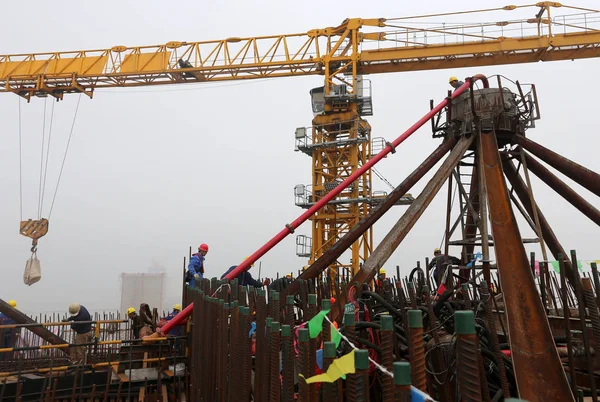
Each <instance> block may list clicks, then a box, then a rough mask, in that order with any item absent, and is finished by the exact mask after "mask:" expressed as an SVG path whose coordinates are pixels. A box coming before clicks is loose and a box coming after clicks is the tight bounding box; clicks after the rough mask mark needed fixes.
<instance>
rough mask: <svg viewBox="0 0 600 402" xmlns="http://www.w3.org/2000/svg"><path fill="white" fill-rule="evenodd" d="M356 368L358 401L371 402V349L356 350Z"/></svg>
mask: <svg viewBox="0 0 600 402" xmlns="http://www.w3.org/2000/svg"><path fill="white" fill-rule="evenodd" d="M354 368H355V370H356V374H355V376H356V402H369V351H368V350H365V349H360V350H355V351H354Z"/></svg>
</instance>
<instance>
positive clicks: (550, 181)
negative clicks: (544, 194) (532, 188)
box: [524, 153, 600, 225]
mask: <svg viewBox="0 0 600 402" xmlns="http://www.w3.org/2000/svg"><path fill="white" fill-rule="evenodd" d="M524 155H525V159H526V160H527V167H528V168H529V170H531V171H532V172H533V174H535V175H536V176H537V177H539V178H540V179H541V180H542V181H543V182H544V183H546V184H547V185H548V186H549V187H550V188H552V189H553V190H554V191H556V192H557V193H558V194H560V195H561V196H562V197H563V198H564V199H565V200H567V201H569V202H570V203H571V205H573V206H574V207H575V208H577V209H578V210H579V211H581V213H583V214H584V215H585V216H587V217H588V218H590V219H591V220H592V221H593V222H594V223H596V225H600V211H598V209H596V208H595V207H594V206H593V205H592V204H590V203H589V202H587V201H586V200H585V199H584V198H583V197H582V196H580V195H579V194H577V193H576V192H575V191H573V189H572V188H571V187H569V186H568V185H567V184H565V182H563V181H562V180H560V179H559V178H558V177H556V176H555V175H554V174H552V172H550V171H549V170H548V169H546V168H545V167H544V166H543V165H542V164H541V163H539V162H538V161H536V160H535V159H534V158H532V157H531V156H530V155H528V154H527V153H525V154H524Z"/></svg>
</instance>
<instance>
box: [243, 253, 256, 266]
mask: <svg viewBox="0 0 600 402" xmlns="http://www.w3.org/2000/svg"><path fill="white" fill-rule="evenodd" d="M248 258H250V256H249V255H247V256H246V258H244V261H246V260H247V259H248ZM250 266H251V267H253V266H254V264H250Z"/></svg>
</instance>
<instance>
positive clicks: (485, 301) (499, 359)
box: [480, 281, 510, 398]
mask: <svg viewBox="0 0 600 402" xmlns="http://www.w3.org/2000/svg"><path fill="white" fill-rule="evenodd" d="M480 286H481V287H480V290H481V302H482V305H483V312H484V315H485V321H486V324H487V327H488V331H489V334H490V341H491V345H490V346H491V348H492V352H493V353H494V357H495V360H496V364H497V365H498V368H499V372H500V385H501V388H502V396H503V397H504V398H510V390H509V388H508V379H507V378H506V368H505V367H504V355H503V354H502V351H501V350H500V346H499V342H498V333H497V332H496V321H495V320H494V318H493V316H492V301H491V298H492V295H491V294H490V291H489V289H488V284H487V282H485V281H481V282H480Z"/></svg>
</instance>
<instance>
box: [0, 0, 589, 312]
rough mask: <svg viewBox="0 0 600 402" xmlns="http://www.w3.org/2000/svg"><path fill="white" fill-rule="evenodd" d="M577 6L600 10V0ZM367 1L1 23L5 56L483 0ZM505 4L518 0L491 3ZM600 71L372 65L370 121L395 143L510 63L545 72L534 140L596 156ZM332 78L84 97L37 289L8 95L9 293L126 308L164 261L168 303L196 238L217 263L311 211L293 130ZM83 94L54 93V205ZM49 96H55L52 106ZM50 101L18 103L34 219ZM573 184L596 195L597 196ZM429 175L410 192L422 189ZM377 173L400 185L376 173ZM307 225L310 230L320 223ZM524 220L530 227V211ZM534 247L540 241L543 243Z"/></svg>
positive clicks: (440, 200) (1, 200) (144, 10)
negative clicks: (459, 84) (124, 291)
mask: <svg viewBox="0 0 600 402" xmlns="http://www.w3.org/2000/svg"><path fill="white" fill-rule="evenodd" d="M58 4H60V6H59V5H58ZM400 4H403V6H402V7H399V5H400ZM573 4H574V5H578V6H582V7H590V8H593V7H595V6H597V1H593V0H587V1H585V0H578V1H577V2H576V3H573ZM365 5H366V3H365V2H364V1H356V0H350V1H347V2H345V3H344V6H343V7H340V6H339V4H337V3H327V2H317V1H304V2H287V1H252V2H248V1H221V2H212V3H210V8H208V7H207V6H206V4H205V3H202V2H183V3H182V2H179V3H177V6H173V5H172V4H170V3H167V2H159V1H146V2H143V3H142V2H133V1H118V2H117V1H104V2H103V3H102V7H98V6H97V5H96V4H92V3H88V2H80V1H62V2H60V3H56V2H45V1H39V0H37V1H30V2H14V3H7V4H5V5H4V9H3V11H4V15H6V16H11V17H10V18H5V19H4V22H3V24H2V26H0V32H1V34H2V37H3V38H5V40H4V41H3V43H2V47H1V49H0V53H1V54H11V53H25V52H36V51H59V50H77V49H98V48H110V47H112V46H114V45H127V46H134V45H152V44H161V43H166V42H168V41H172V40H178V41H200V40H209V39H221V38H227V37H231V36H240V37H242V36H259V35H268V34H281V33H294V32H306V31H307V30H310V29H313V28H323V27H327V26H335V25H338V24H339V23H340V22H342V21H343V20H344V19H345V18H347V17H365V18H369V17H371V18H373V17H399V16H406V15H417V14H429V13H435V12H443V11H459V10H468V9H472V8H473V2H470V1H460V0H459V1H454V2H452V3H448V2H441V1H429V2H421V3H411V4H409V3H408V2H402V3H400V2H397V1H378V2H371V3H370V4H369V6H368V7H365ZM493 5H496V6H503V5H505V2H498V1H494V2H486V6H489V7H492V6H493ZM559 11H560V10H559ZM555 12H556V11H555ZM496 15H501V14H496ZM25 16H26V21H27V22H26V24H24V18H23V17H25ZM522 16H523V15H522V14H507V16H506V17H505V18H506V19H509V18H517V17H522ZM526 16H528V15H526ZM531 17H532V16H531ZM466 22H468V21H466ZM599 68H600V59H590V60H577V61H574V62H571V61H565V62H552V63H537V64H524V65H513V66H490V67H481V68H475V69H460V70H452V71H449V70H437V71H424V72H411V73H396V74H384V75H375V76H371V77H367V78H369V79H370V80H371V82H372V85H373V102H374V116H372V117H370V118H368V121H369V122H370V123H371V125H372V127H373V137H385V138H386V139H387V140H390V141H391V140H393V139H394V138H395V137H397V136H398V135H399V134H401V133H402V132H403V131H404V130H405V129H406V128H408V127H409V126H410V125H412V124H413V123H414V122H415V121H416V120H417V119H419V118H420V117H421V116H422V115H423V114H425V113H426V112H427V111H428V109H429V99H431V98H433V99H434V100H435V101H436V103H437V102H439V101H440V100H441V99H443V97H444V96H445V95H446V92H447V90H448V89H450V87H449V86H448V77H449V76H450V75H457V76H459V77H465V76H470V75H473V74H477V73H482V74H485V75H492V74H503V75H504V76H507V77H509V78H511V79H518V80H520V81H521V82H527V83H535V84H536V86H537V89H538V97H539V102H540V107H541V116H542V119H541V120H540V121H538V122H537V127H536V128H535V129H533V130H531V131H529V132H528V135H529V136H530V138H532V139H533V140H535V141H538V142H540V143H541V144H543V145H544V146H547V147H549V148H550V149H553V150H555V151H557V152H560V153H561V154H562V155H564V156H566V157H569V158H571V159H573V160H575V161H577V162H579V163H582V164H583V165H585V166H587V167H588V168H590V169H592V170H594V171H599V170H600V160H599V158H598V156H597V151H596V149H597V147H598V145H599V144H600V140H599V139H598V133H597V106H596V104H595V102H596V94H598V93H600V81H599V80H598V79H597V71H598V70H599ZM320 85H322V77H316V76H315V77H306V78H278V79H270V80H260V81H254V82H228V83H206V84H199V85H196V84H189V85H178V86H167V87H153V88H139V89H118V90H100V91H97V92H96V93H95V94H94V99H93V100H90V99H88V98H87V97H85V96H83V97H82V98H81V104H80V108H79V114H78V117H77V121H76V124H75V130H74V134H73V139H72V143H71V149H70V152H69V155H68V158H67V161H66V166H65V171H64V173H63V177H62V182H61V185H60V188H59V191H58V195H57V199H56V204H55V206H54V211H53V213H52V217H51V220H50V230H49V233H48V235H47V236H46V237H44V238H42V239H41V240H40V245H39V250H38V257H39V258H40V260H41V264H42V274H43V278H42V280H41V281H40V282H39V283H37V284H34V285H33V286H31V287H27V286H25V285H24V284H23V281H22V276H23V269H24V266H25V261H26V260H27V259H28V258H29V256H30V253H29V248H30V240H29V239H27V238H25V237H22V236H20V235H19V233H18V228H19V226H18V225H19V220H20V212H19V171H18V167H19V151H18V149H19V148H18V102H19V100H18V97H17V96H15V95H12V94H3V95H2V96H0V116H1V120H2V122H3V127H2V141H0V194H1V196H0V206H1V208H0V245H1V248H0V250H1V253H2V279H1V280H0V297H1V298H2V299H4V300H8V299H16V300H17V302H18V303H19V307H20V308H21V309H23V310H25V311H27V312H39V311H42V312H43V311H64V310H66V309H67V307H68V305H69V303H71V302H74V301H77V302H80V303H82V304H84V305H86V306H87V307H89V308H90V309H94V310H99V309H112V310H114V309H117V308H118V306H119V302H120V281H119V274H120V273H121V272H147V269H148V267H150V266H151V265H153V264H154V265H162V266H164V267H166V268H167V271H168V275H169V282H168V285H167V288H166V291H167V294H166V296H165V302H166V303H167V304H172V303H173V302H175V301H177V300H178V299H179V297H180V295H179V293H178V292H179V291H180V284H179V282H178V279H179V275H180V273H181V267H182V259H183V256H184V255H187V249H188V246H190V245H192V246H194V247H197V246H198V244H200V243H202V242H205V243H208V244H209V246H210V252H209V254H208V256H207V260H206V270H207V272H206V275H207V276H208V277H212V276H220V275H221V274H222V273H223V272H224V271H225V270H226V269H227V268H228V267H229V266H231V265H235V264H237V263H239V262H240V261H241V260H242V259H243V258H244V257H245V256H246V255H249V254H251V253H252V252H254V251H255V250H256V249H257V248H258V247H260V246H261V245H262V244H263V243H264V242H266V241H267V240H268V239H270V238H271V237H272V236H273V235H274V234H275V233H277V232H278V231H279V230H281V229H282V228H283V227H284V225H285V223H287V222H290V221H292V220H293V219H295V218H296V217H297V216H298V215H299V214H300V213H302V210H301V209H300V208H298V207H296V206H295V205H294V194H293V189H294V186H295V185H296V184H301V183H302V184H309V183H310V180H311V171H310V165H311V163H310V158H309V157H308V156H306V155H304V154H302V153H299V152H294V130H295V128H296V127H301V126H309V125H310V122H311V119H312V113H311V108H310V97H309V94H308V91H309V90H310V89H311V88H313V87H316V86H320ZM77 99H78V95H70V96H66V97H65V100H64V101H62V102H60V103H57V104H55V112H54V127H53V132H52V133H53V134H52V135H53V138H52V144H51V156H50V160H49V164H48V169H49V170H48V179H47V188H46V193H45V201H44V211H43V214H42V215H43V216H47V213H48V210H49V207H50V202H51V197H52V195H53V193H54V187H55V185H56V179H57V175H58V171H59V169H60V164H61V161H62V153H63V152H64V146H65V143H66V139H67V136H68V132H69V128H70V124H71V119H72V117H73V112H74V109H75V106H76V104H77ZM51 106H52V102H51V100H50V99H48V100H47V108H48V112H49V111H50V108H51ZM43 107H44V99H38V98H36V99H33V101H32V102H31V103H30V104H26V103H25V102H22V103H21V111H22V124H23V126H22V133H23V158H24V159H23V167H24V170H23V186H24V189H23V191H24V193H23V202H24V216H23V218H24V219H27V218H30V217H31V218H36V217H37V216H36V207H37V201H38V184H39V168H40V167H39V164H40V146H41V143H40V142H41V130H42V116H43ZM438 143H439V140H433V139H432V138H431V131H430V129H429V126H428V125H426V126H425V127H424V128H422V129H421V130H420V131H419V132H417V133H416V134H415V135H414V136H413V137H411V138H410V139H409V140H408V141H406V142H405V143H404V144H403V145H402V146H401V147H400V148H398V152H397V153H396V154H395V155H393V156H390V157H388V158H386V159H385V160H384V161H382V162H381V163H380V164H378V166H377V169H378V170H379V171H380V172H381V173H383V174H384V176H385V177H386V178H387V179H388V180H389V181H390V182H391V183H392V184H394V185H397V184H398V183H400V182H401V181H402V179H403V178H404V177H405V176H406V174H408V173H409V172H410V171H412V170H413V169H414V168H415V167H416V166H417V165H418V164H419V163H420V162H421V161H422V160H423V159H424V158H425V157H426V156H427V155H428V154H429V153H430V152H431V151H432V150H433V149H434V148H435V147H436V146H437V144H438ZM430 176H431V175H429V176H428V177H430ZM566 181H567V182H568V183H570V184H572V185H573V187H574V188H575V189H576V190H577V191H578V192H579V193H580V194H582V195H583V196H584V197H585V198H586V199H588V200H589V201H590V202H591V203H592V204H593V205H595V206H596V207H600V203H599V201H598V199H597V198H596V197H594V196H593V195H592V194H591V193H589V192H587V191H586V190H585V189H582V188H581V187H579V186H578V185H576V184H573V182H571V181H570V180H568V179H566ZM425 183H426V181H422V182H421V183H419V185H418V186H416V188H414V189H413V190H412V191H411V193H412V194H413V195H414V196H416V195H418V193H419V191H420V190H421V189H422V188H423V186H424V185H425ZM533 186H534V191H535V193H536V197H537V201H538V203H539V204H540V206H541V208H542V211H543V212H544V214H545V215H546V217H548V219H549V221H550V223H551V224H552V225H553V228H554V231H555V232H556V234H557V236H558V238H559V240H560V241H561V242H562V244H563V246H564V248H565V249H567V250H569V249H577V251H578V254H579V257H580V258H581V259H598V258H600V252H599V251H598V247H597V242H598V228H597V227H596V225H595V224H593V223H592V222H590V221H588V220H587V219H586V218H585V217H583V215H581V214H580V213H579V212H578V211H577V210H575V209H574V208H572V207H571V206H570V205H569V204H568V203H567V202H566V201H564V200H562V199H561V198H560V197H559V196H558V195H556V194H554V193H553V192H552V191H551V190H549V189H548V188H547V187H545V185H544V184H543V183H540V182H539V181H538V180H536V179H535V178H534V181H533ZM374 187H375V189H376V190H386V191H389V188H387V186H386V185H385V184H384V183H382V182H381V181H379V180H378V179H375V178H374ZM445 198H446V190H445V189H444V190H442V191H441V192H440V194H438V196H437V197H436V199H435V200H434V202H433V203H432V205H431V207H430V208H429V209H428V210H427V211H426V212H425V214H424V215H423V217H422V219H421V220H420V221H419V222H418V224H417V225H416V226H415V227H414V229H413V230H412V231H411V233H410V234H409V236H408V237H407V238H406V240H405V241H404V242H403V244H401V245H400V247H399V248H398V250H397V251H396V252H395V253H394V255H393V256H392V258H391V259H390V261H389V262H388V264H387V265H388V266H390V267H391V266H395V265H400V266H401V268H402V270H403V272H404V273H406V272H407V271H408V270H410V269H411V268H412V267H414V266H415V263H416V261H417V260H420V261H422V262H423V261H424V259H425V257H426V256H429V257H431V254H432V251H433V248H434V247H437V246H439V245H440V241H441V238H442V235H443V231H444V219H445V218H444V214H445ZM404 210H405V207H396V208H395V209H393V210H392V211H391V212H390V213H388V214H387V215H386V216H385V217H384V218H383V219H382V220H381V221H380V222H378V223H377V225H376V226H375V240H376V244H377V243H378V241H379V240H380V239H382V238H383V236H384V235H385V233H386V232H387V231H388V230H389V229H390V228H391V227H392V225H393V224H394V223H395V222H396V220H397V219H398V218H399V217H400V216H401V214H402V213H403V211H404ZM296 233H297V234H307V235H310V222H307V223H305V224H304V225H303V226H302V227H301V228H300V229H299V230H297V232H296ZM522 235H523V237H532V233H531V231H530V230H529V229H528V228H526V227H524V226H522ZM527 249H528V251H536V253H538V254H539V253H540V250H539V247H538V246H531V245H530V246H528V247H527ZM458 253H459V251H458V250H456V251H455V252H454V254H458ZM260 261H262V269H263V276H264V275H271V276H275V275H276V273H277V272H280V273H283V272H289V271H297V270H298V269H299V268H300V267H301V266H302V265H305V264H306V259H300V258H298V257H296V256H295V242H294V236H289V237H288V238H287V239H286V240H284V241H283V242H282V243H280V245H279V246H277V247H276V248H275V249H273V250H272V251H271V252H270V253H268V254H267V255H266V256H264V257H263V258H262V259H261V260H260ZM256 267H258V265H256ZM254 270H257V268H254ZM256 274H257V273H255V275H256ZM165 307H169V306H168V305H165Z"/></svg>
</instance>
